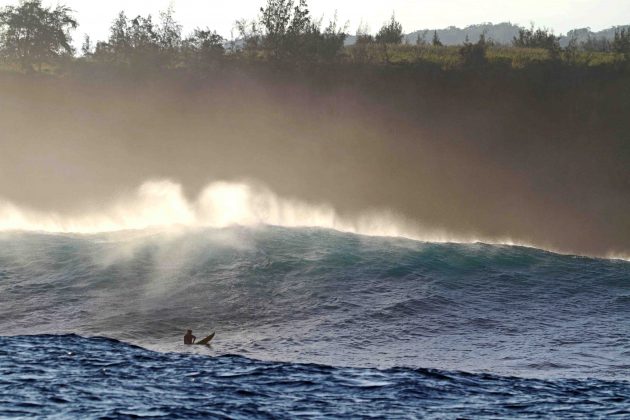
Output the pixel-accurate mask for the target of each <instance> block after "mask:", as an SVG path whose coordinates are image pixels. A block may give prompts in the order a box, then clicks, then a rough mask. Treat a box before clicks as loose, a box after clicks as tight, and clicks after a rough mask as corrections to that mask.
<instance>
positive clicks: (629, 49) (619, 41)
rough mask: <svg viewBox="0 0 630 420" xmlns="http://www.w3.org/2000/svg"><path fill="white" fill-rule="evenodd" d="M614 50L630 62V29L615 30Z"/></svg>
mask: <svg viewBox="0 0 630 420" xmlns="http://www.w3.org/2000/svg"><path fill="white" fill-rule="evenodd" d="M612 49H613V51H614V52H616V53H618V54H623V56H624V58H625V59H626V60H630V28H617V29H615V38H614V39H613V42H612Z"/></svg>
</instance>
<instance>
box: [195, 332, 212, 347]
mask: <svg viewBox="0 0 630 420" xmlns="http://www.w3.org/2000/svg"><path fill="white" fill-rule="evenodd" d="M213 338H214V333H212V334H210V335H209V336H207V337H206V338H204V339H203V340H199V341H196V342H195V344H199V345H202V346H206V345H208V343H210V340H212V339H213Z"/></svg>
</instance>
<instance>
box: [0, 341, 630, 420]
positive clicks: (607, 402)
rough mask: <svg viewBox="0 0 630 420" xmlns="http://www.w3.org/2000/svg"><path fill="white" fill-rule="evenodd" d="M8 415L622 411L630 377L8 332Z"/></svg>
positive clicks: (629, 403) (0, 353)
mask: <svg viewBox="0 0 630 420" xmlns="http://www.w3.org/2000/svg"><path fill="white" fill-rule="evenodd" d="M0 345H1V348H2V350H0V395H2V396H1V397H0V416H24V417H28V416H33V417H42V416H56V417H76V418H86V417H100V418H120V417H143V418H151V417H161V418H194V417H208V416H212V417H226V418H228V417H229V418H254V417H263V418H278V417H285V418H294V417H297V416H307V417H345V416H352V417H382V416H387V417H419V416H422V417H427V418H432V417H435V418H457V417H460V418H462V417H469V418H472V417H475V418H478V417H483V416H487V417H504V418H507V417H514V416H527V417H552V416H553V417H566V418H575V417H582V416H597V417H602V418H604V417H606V418H611V417H615V416H616V417H619V418H622V417H624V416H629V415H630V386H629V384H628V383H627V382H622V381H618V382H610V381H600V380H595V379H591V380H565V381H545V380H534V379H522V378H510V377H501V376H495V375H489V374H486V375H475V374H467V373H453V372H444V371H439V370H431V369H404V368H395V369H388V370H375V369H359V368H342V367H330V366H322V365H315V364H295V363H277V362H276V363H273V362H263V361H257V360H252V359H247V358H244V357H240V356H222V357H216V358H210V357H203V356H195V355H189V354H181V353H159V352H153V351H149V350H145V349H142V348H140V347H135V346H130V345H127V344H124V343H120V342H117V341H115V340H111V339H104V338H92V339H86V338H81V337H78V336H74V335H66V336H45V335H43V336H31V337H28V336H22V337H10V338H9V337H5V338H0Z"/></svg>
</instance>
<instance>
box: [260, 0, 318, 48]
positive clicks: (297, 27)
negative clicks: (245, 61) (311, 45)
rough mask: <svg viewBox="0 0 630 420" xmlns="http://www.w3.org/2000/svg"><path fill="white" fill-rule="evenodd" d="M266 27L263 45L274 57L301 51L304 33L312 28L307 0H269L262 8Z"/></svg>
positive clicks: (262, 19) (264, 26) (263, 21)
mask: <svg viewBox="0 0 630 420" xmlns="http://www.w3.org/2000/svg"><path fill="white" fill-rule="evenodd" d="M260 12H261V19H260V23H261V25H262V27H263V28H264V37H263V45H264V47H265V48H266V49H267V51H269V53H270V55H271V56H272V57H273V58H277V59H283V58H286V57H287V56H290V55H296V54H297V53H298V52H299V49H300V47H301V46H302V45H301V44H302V42H303V41H304V35H306V34H307V33H308V32H309V31H310V30H311V29H312V26H311V24H312V22H311V18H310V15H309V10H308V7H307V4H306V0H298V2H297V4H296V3H295V2H294V0H267V5H266V6H265V7H262V8H261V9H260Z"/></svg>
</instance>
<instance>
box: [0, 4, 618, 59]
mask: <svg viewBox="0 0 630 420" xmlns="http://www.w3.org/2000/svg"><path fill="white" fill-rule="evenodd" d="M77 26H78V22H77V20H76V18H75V17H74V15H73V11H72V10H71V9H70V8H68V7H67V6H64V5H58V6H56V7H54V8H52V7H44V6H43V5H42V3H41V0H23V1H21V2H20V3H19V4H18V5H16V6H6V7H4V8H3V9H1V10H0V58H1V59H2V61H3V62H4V63H5V64H6V65H12V66H17V67H19V68H20V69H21V70H23V71H27V72H30V71H42V69H46V68H51V67H53V68H54V67H55V66H59V64H60V63H75V62H79V63H86V62H87V63H97V64H98V63H101V64H108V65H116V66H129V67H133V68H144V69H148V68H152V69H163V68H181V67H185V68H196V69H208V68H213V67H216V66H219V65H221V64H222V63H224V62H226V61H230V60H232V61H234V60H246V61H247V62H251V61H268V62H278V63H285V64H296V65H304V64H306V65H308V64H312V63H330V62H351V63H361V64H364V63H392V62H396V63H405V62H419V61H422V60H426V59H427V58H426V57H427V56H431V55H432V56H439V57H441V58H440V59H442V60H445V61H446V60H450V59H451V58H452V57H453V54H452V53H453V49H452V48H453V47H445V46H443V45H442V43H441V41H440V39H439V36H438V34H437V32H434V33H433V38H432V41H431V42H430V43H429V42H427V41H426V40H425V39H424V37H422V38H421V37H420V35H418V37H417V40H416V42H415V43H409V42H408V41H407V40H405V37H404V33H403V27H402V25H401V24H400V23H399V22H398V21H397V20H396V18H395V16H394V15H392V17H391V18H390V19H389V21H388V22H386V23H385V24H384V25H383V26H382V27H381V28H380V29H379V30H378V32H377V33H376V35H371V34H370V33H368V32H369V31H368V29H367V28H366V27H365V26H364V25H361V26H360V27H359V28H358V29H357V31H356V35H355V36H354V39H355V43H354V44H353V45H348V46H345V45H344V43H345V41H346V38H347V37H348V28H347V25H340V24H339V23H338V22H337V19H336V17H335V18H333V19H332V20H331V21H329V22H327V23H326V24H324V22H322V20H321V19H315V18H314V17H313V16H312V15H311V13H310V11H309V8H308V4H307V2H306V0H267V3H266V4H265V5H264V6H263V7H261V8H260V13H259V17H258V18H257V19H254V20H252V21H247V20H240V21H237V22H236V29H237V37H236V38H234V39H231V40H227V39H225V38H223V37H222V36H221V35H220V34H218V33H217V32H216V31H214V30H212V29H210V28H196V29H194V30H193V31H192V32H191V33H189V34H184V33H183V30H182V25H180V24H179V23H178V22H177V20H176V19H175V16H174V12H173V9H172V8H169V9H168V10H166V11H164V12H162V13H160V16H159V18H158V19H157V20H155V21H154V19H153V18H152V16H151V15H148V16H136V17H128V16H126V14H125V13H124V12H120V14H119V15H118V16H117V17H116V18H115V19H114V21H113V23H112V26H111V27H110V31H109V36H108V38H107V39H106V40H98V41H96V42H93V41H92V40H91V39H90V38H89V37H88V36H86V37H85V40H84V42H83V46H82V48H81V56H80V57H78V58H77V51H75V49H74V48H73V46H72V32H73V31H74V30H75V29H76V28H77ZM512 44H513V47H515V48H516V49H531V50H543V51H546V53H547V55H548V58H550V59H552V60H562V59H565V60H566V61H568V62H571V63H576V62H578V61H579V60H576V55H578V54H580V52H593V51H599V52H603V53H609V54H614V55H615V56H614V57H613V58H614V61H624V60H625V61H630V30H628V29H627V28H619V29H618V30H617V31H616V32H615V35H614V39H613V40H611V41H607V40H604V41H602V40H599V39H597V40H593V39H587V40H586V41H577V38H576V39H574V40H573V41H571V42H569V45H568V46H566V47H564V48H562V47H561V46H560V37H558V36H556V35H554V34H553V33H552V32H551V31H549V30H547V29H540V28H538V29H537V28H534V27H533V26H532V27H531V28H528V29H527V28H522V29H520V30H519V33H518V36H516V37H514V39H513V42H512ZM494 47H495V45H494V43H493V41H492V40H491V39H487V38H486V35H485V33H483V34H482V35H481V36H480V37H479V39H478V40H475V41H474V42H472V40H468V39H467V40H466V42H464V44H463V45H461V46H459V47H456V51H455V53H456V56H457V57H456V60H457V62H458V63H459V64H460V65H462V66H465V67H471V66H472V67H479V66H483V65H485V64H487V63H488V60H489V56H488V50H489V49H492V48H494ZM449 48H450V49H449ZM532 54H533V53H532ZM445 57H447V58H445ZM449 57H450V58H449Z"/></svg>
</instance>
